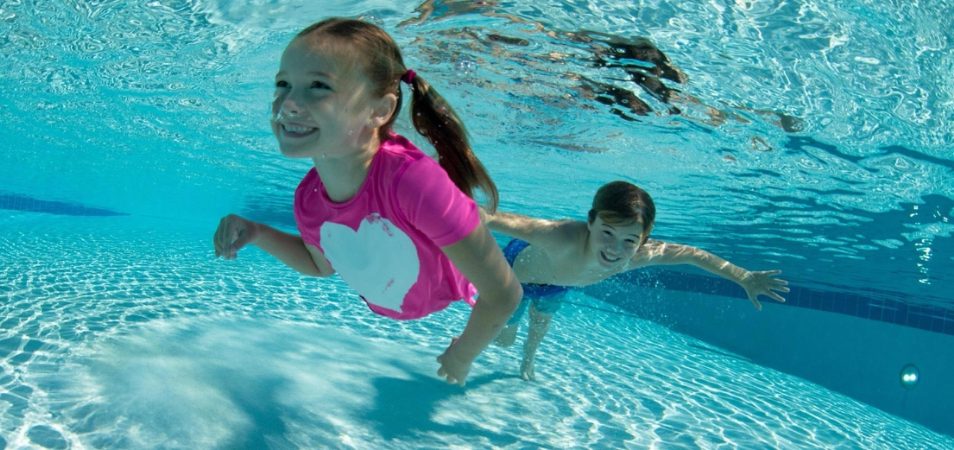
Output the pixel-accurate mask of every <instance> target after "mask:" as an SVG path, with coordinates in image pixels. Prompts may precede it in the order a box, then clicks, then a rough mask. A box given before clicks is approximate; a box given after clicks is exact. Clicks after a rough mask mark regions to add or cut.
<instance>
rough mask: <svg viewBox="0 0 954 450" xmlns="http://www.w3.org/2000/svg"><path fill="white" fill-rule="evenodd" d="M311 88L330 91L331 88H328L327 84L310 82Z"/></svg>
mask: <svg viewBox="0 0 954 450" xmlns="http://www.w3.org/2000/svg"><path fill="white" fill-rule="evenodd" d="M311 87H312V88H313V89H331V87H329V86H328V85H327V84H325V83H322V82H320V81H314V82H312V83H311Z"/></svg>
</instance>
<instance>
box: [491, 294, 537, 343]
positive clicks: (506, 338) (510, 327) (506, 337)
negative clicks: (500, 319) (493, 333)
mask: <svg viewBox="0 0 954 450" xmlns="http://www.w3.org/2000/svg"><path fill="white" fill-rule="evenodd" d="M529 303H530V300H528V299H527V298H523V299H521V300H520V304H519V305H518V306H517V310H516V311H514V312H513V314H512V315H511V316H510V320H507V324H506V325H504V328H503V329H502V330H500V333H499V334H497V337H496V338H495V339H494V345H497V346H500V347H510V346H511V345H513V343H514V341H516V340H517V329H518V328H520V319H523V313H525V312H526V311H527V306H528V305H529Z"/></svg>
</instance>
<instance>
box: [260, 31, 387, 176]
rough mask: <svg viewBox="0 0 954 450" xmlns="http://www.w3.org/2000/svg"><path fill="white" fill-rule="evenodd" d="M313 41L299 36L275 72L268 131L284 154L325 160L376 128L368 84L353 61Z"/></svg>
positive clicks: (356, 146)
mask: <svg viewBox="0 0 954 450" xmlns="http://www.w3.org/2000/svg"><path fill="white" fill-rule="evenodd" d="M342 54H343V52H342V51H334V47H333V44H332V45H319V44H317V43H316V42H315V40H314V39H311V38H306V37H299V38H296V39H295V40H293V41H292V42H291V43H290V44H289V45H288V47H287V48H286V49H285V52H284V53H283V54H282V59H281V67H280V69H279V71H278V74H276V76H275V99H274V100H273V102H272V132H273V133H274V134H275V138H276V139H278V145H279V147H280V148H281V151H282V153H283V154H284V155H286V156H289V157H310V158H326V157H330V158H333V157H341V156H348V155H353V154H355V153H358V152H360V151H361V150H363V149H365V148H366V147H367V144H368V142H370V140H371V138H372V136H373V134H374V129H373V127H372V121H371V117H372V104H373V101H372V100H371V99H370V96H369V88H368V86H369V84H368V82H367V79H366V78H365V76H364V74H363V73H361V71H360V70H357V65H356V64H353V63H352V62H351V61H348V58H346V57H343V56H341V55H342Z"/></svg>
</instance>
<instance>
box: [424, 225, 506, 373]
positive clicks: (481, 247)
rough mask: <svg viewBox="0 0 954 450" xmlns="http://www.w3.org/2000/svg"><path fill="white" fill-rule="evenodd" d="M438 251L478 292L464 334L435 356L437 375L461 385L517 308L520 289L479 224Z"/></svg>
mask: <svg viewBox="0 0 954 450" xmlns="http://www.w3.org/2000/svg"><path fill="white" fill-rule="evenodd" d="M442 250H443V251H444V253H445V254H446V255H447V257H448V258H450V260H451V262H453V263H454V265H455V266H456V267H457V268H458V269H459V270H460V271H461V273H463V274H464V276H466V277H467V279H469V280H470V282H471V283H473V284H474V286H475V287H476V288H477V291H478V292H479V293H480V298H479V300H478V301H477V304H476V305H474V310H473V312H471V314H470V319H469V320H468V321H467V326H466V327H465V328H464V331H463V332H462V333H461V334H460V336H458V337H457V338H455V339H454V340H453V341H452V342H451V345H450V346H449V347H447V350H445V351H444V353H443V354H442V355H441V356H438V357H437V361H438V362H439V363H440V364H441V367H440V369H438V371H437V375H438V376H440V377H442V378H445V379H447V381H448V382H450V383H453V384H459V385H461V386H463V385H464V382H465V380H466V379H467V374H468V372H470V366H471V364H472V363H473V362H474V359H475V358H477V355H479V354H480V352H482V351H483V350H484V348H486V347H487V344H489V343H490V341H491V340H493V338H494V337H496V336H497V333H499V332H500V330H501V329H502V328H503V326H504V324H505V323H506V322H507V320H508V319H509V318H510V315H511V314H512V313H513V311H514V310H515V309H517V304H519V303H520V298H521V297H522V296H523V289H522V288H521V287H520V282H519V281H517V277H516V276H515V275H514V274H513V270H511V269H510V266H509V265H508V264H507V261H506V260H505V259H504V256H503V253H502V252H501V251H500V248H499V247H498V246H497V243H496V242H495V241H494V239H493V237H491V236H490V232H488V231H487V228H486V227H484V226H483V225H478V226H477V228H476V229H475V230H474V231H472V232H471V233H470V234H469V235H467V237H465V238H464V239H461V240H460V241H458V242H457V243H455V244H452V245H449V246H447V247H443V248H442Z"/></svg>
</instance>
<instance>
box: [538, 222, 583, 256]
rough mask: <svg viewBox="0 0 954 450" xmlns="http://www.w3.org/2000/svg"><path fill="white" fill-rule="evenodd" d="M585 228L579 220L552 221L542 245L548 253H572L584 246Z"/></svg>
mask: <svg viewBox="0 0 954 450" xmlns="http://www.w3.org/2000/svg"><path fill="white" fill-rule="evenodd" d="M586 233H587V227H586V222H583V221H579V220H569V219H567V220H554V221H552V227H551V228H550V229H549V230H548V231H547V233H546V234H545V236H543V238H544V241H545V242H544V245H545V246H546V247H547V250H548V252H552V253H566V252H573V251H575V250H577V249H578V247H581V246H582V245H585V243H586Z"/></svg>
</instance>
